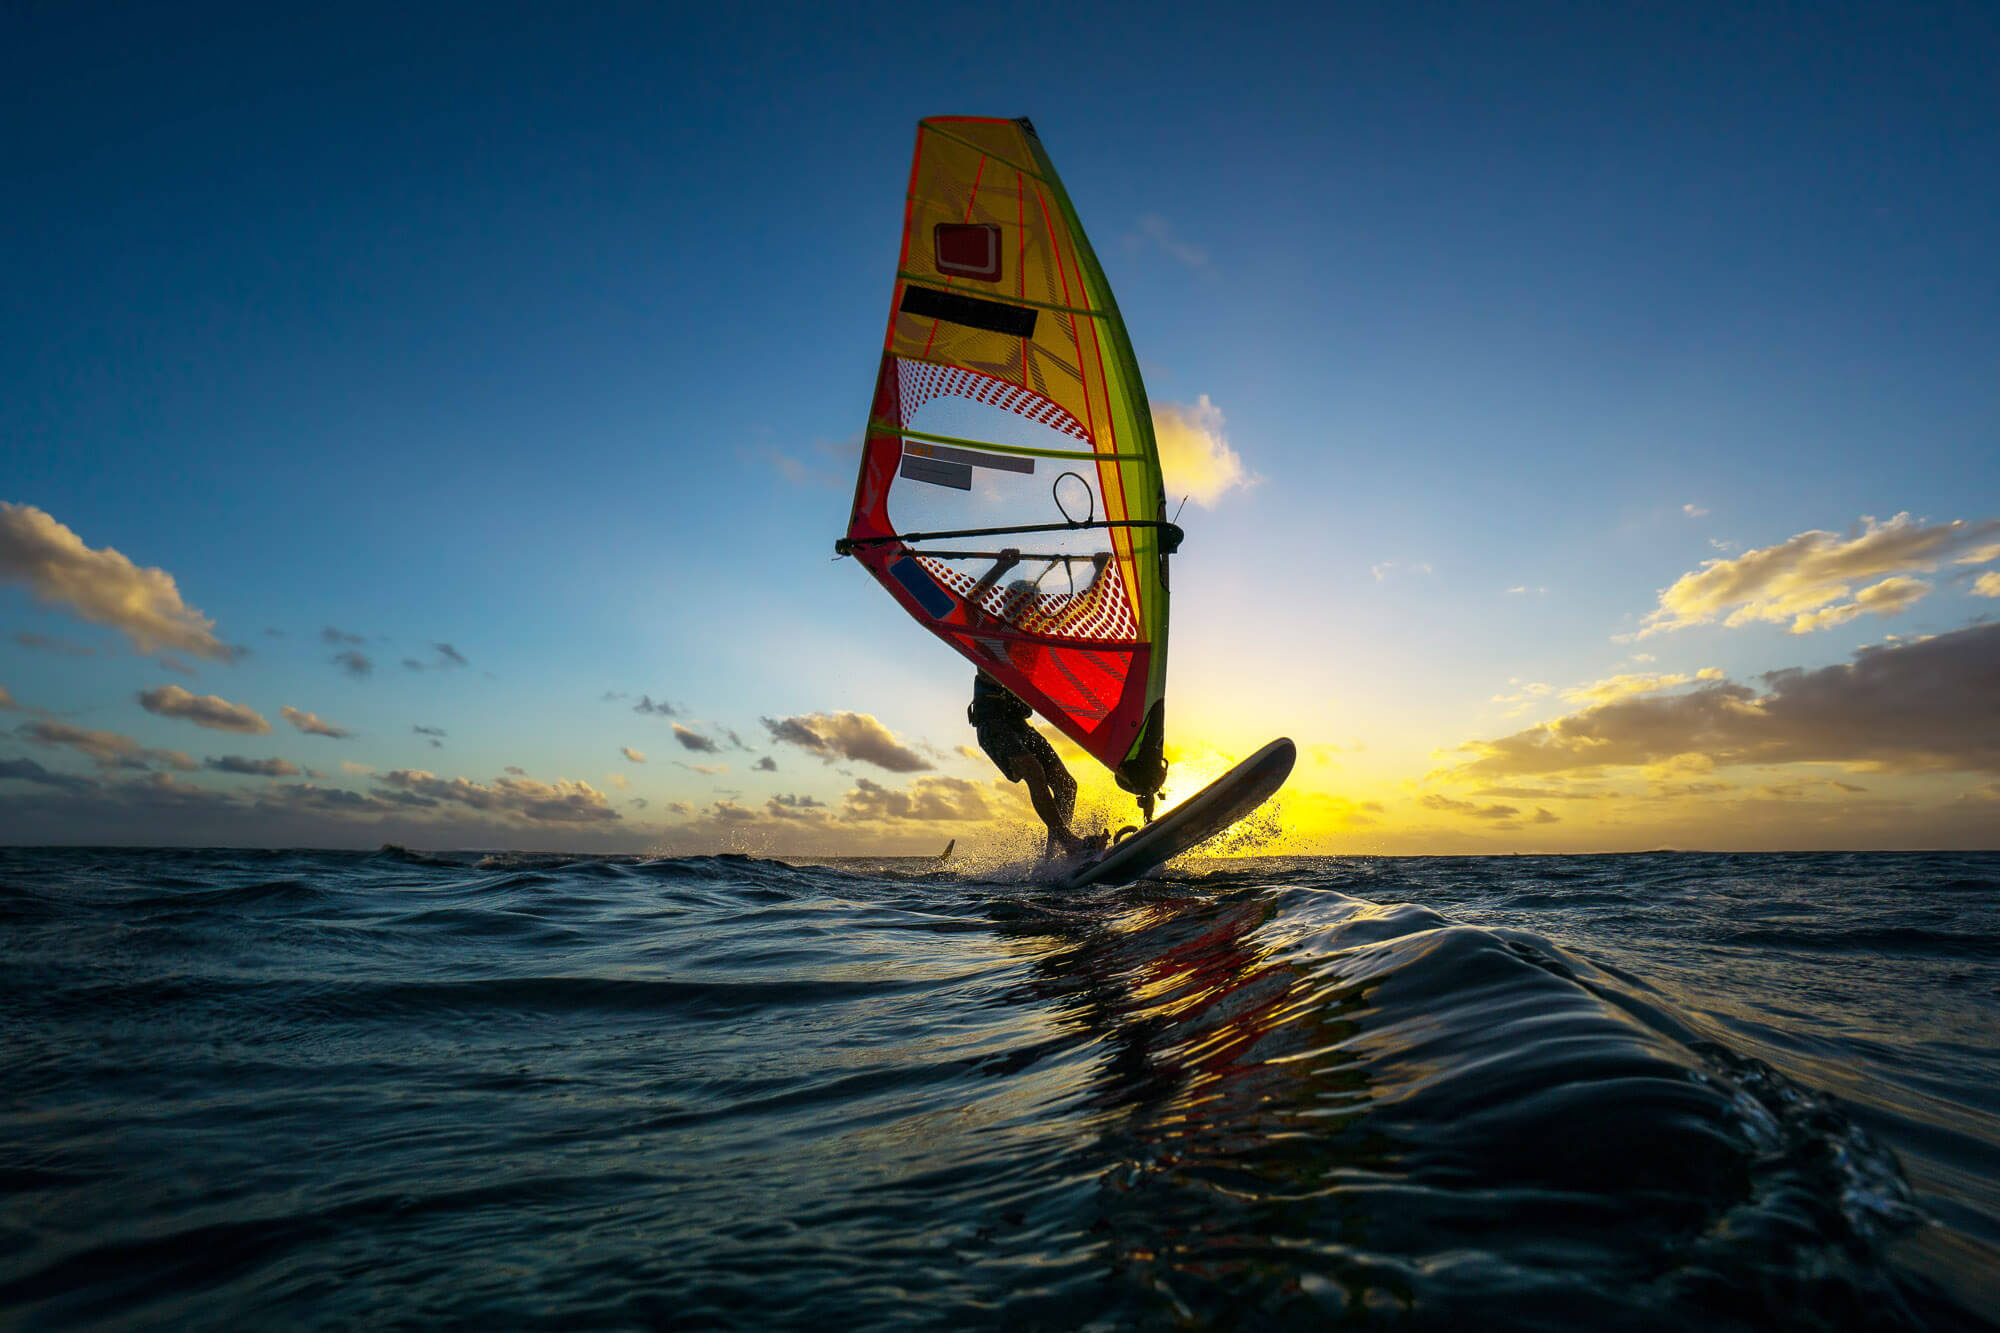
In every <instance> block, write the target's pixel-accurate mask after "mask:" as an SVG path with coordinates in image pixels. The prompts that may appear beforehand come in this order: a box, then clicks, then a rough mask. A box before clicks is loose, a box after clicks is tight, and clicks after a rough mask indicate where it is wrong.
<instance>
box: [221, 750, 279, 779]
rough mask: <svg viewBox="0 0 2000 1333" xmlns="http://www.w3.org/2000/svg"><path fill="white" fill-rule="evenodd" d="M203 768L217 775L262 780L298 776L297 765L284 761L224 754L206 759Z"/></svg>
mask: <svg viewBox="0 0 2000 1333" xmlns="http://www.w3.org/2000/svg"><path fill="white" fill-rule="evenodd" d="M202 767H203V768H212V769H214V770H215V771H216V772H218V773H249V774H253V775H255V776H257V777H264V778H295V777H297V776H298V775H299V769H298V765H296V764H294V763H291V762H290V761H288V760H284V759H245V758H244V757H243V756H242V755H240V754H226V755H224V756H222V758H220V759H217V758H216V757H215V756H214V755H210V756H209V757H208V761H207V762H206V763H204V764H203V765H202Z"/></svg>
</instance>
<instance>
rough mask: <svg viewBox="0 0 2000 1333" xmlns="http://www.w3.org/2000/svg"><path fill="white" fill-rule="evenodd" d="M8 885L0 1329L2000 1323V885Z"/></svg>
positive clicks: (1248, 878) (690, 866)
mask: <svg viewBox="0 0 2000 1333" xmlns="http://www.w3.org/2000/svg"><path fill="white" fill-rule="evenodd" d="M1006 878H1007V876H1006V875H1005V874H1004V872H999V871H992V870H989V871H988V872H986V874H985V876H984V877H982V876H981V875H977V874H972V873H966V872H961V873H955V874H948V873H944V872H940V871H937V870H935V869H928V868H926V867H924V866H922V865H919V864H917V863H911V862H900V863H899V862H886V863H885V862H845V863H838V864H831V865H817V866H799V867H793V866H787V865H783V864H779V863H776V862H770V861H756V860H749V859H745V858H740V857H721V858H713V859H696V860H678V861H657V862H645V863H635V862H626V861H615V860H603V859H565V858H557V857H523V856H499V857H490V858H480V857H477V856H474V855H466V856H459V857H438V858H433V857H426V856H422V855H417V854H412V853H402V852H397V851H394V850H385V851H384V852H381V853H377V854H373V855H352V854H339V853H245V852H233V851H231V852H156V851H24V850H11V851H0V941H4V955H0V962H4V964H5V966H4V967H0V1013H4V1020H5V1021H4V1027H0V1199H4V1210H0V1326H6V1327H10V1328H11V1327H16V1326H18V1327H22V1328H45V1327H46V1328H56V1327H82V1326H90V1327H111V1328H119V1327H130V1328H153V1327H169V1326H172V1327H278V1326H286V1327H315V1326H317V1327H353V1326H360V1325H368V1326H373V1325H380V1324H398V1323H400V1324H405V1325H417V1326H426V1327H428V1326H437V1325H451V1324H459V1323H463V1324H472V1325H477V1326H480V1327H509V1328H515V1327H519V1328H532V1327H576V1326H590V1327H654V1326H675V1327H698V1326H711V1325H733V1326H741V1327H771V1326H781V1325H782V1326H794V1327H800V1326H811V1327H821V1328H836V1327H837V1328H880V1327H889V1326H898V1325H902V1326H916V1327H923V1328H955V1327H965V1326H994V1327H1000V1326H1004V1327H1008V1328H1033V1327H1048V1328H1070V1327H1096V1328H1124V1327H1174V1326H1181V1325H1186V1324H1193V1325H1198V1326H1212V1327H1237V1326H1250V1327H1270V1326H1279V1325H1307V1324H1324V1323H1332V1322H1337V1321H1339V1320H1342V1319H1345V1320H1347V1321H1349V1322H1351V1323H1352V1324H1354V1325H1357V1326H1381V1327H1393V1328H1409V1327H1414V1328H1436V1329H1448V1328H1473V1327H1480V1328H1591V1329H1610V1328H1621V1329H1622V1328H1662V1329H1664V1328H1688V1327H1696V1328H1701V1329H1704V1330H1712V1329H1731V1328H1744V1329H1748V1328H1794V1327H1797V1328H1819V1327H1826V1328H1884V1329H1901V1328H1941V1329H1955V1328H1991V1327H2000V1323H1996V1322H1994V1321H1996V1319H2000V855H1870V856H1861V855H1826V856H1709V855H1690V854H1675V855H1667V854H1662V855H1653V856H1615V857H1547V858H1542V857H1508V858H1492V859H1449V860H1447V859H1438V860H1424V859H1417V860H1390V859H1366V858H1364V859H1324V860H1315V859H1274V860H1264V861H1236V862H1226V863H1213V864H1212V865H1210V866H1209V867H1207V868H1205V869H1204V868H1203V867H1201V866H1196V867H1195V868H1193V869H1191V870H1186V871H1182V872H1180V873H1177V874H1175V875H1174V876H1172V877H1171V878H1169V879H1167V880H1159V881H1152V882H1148V883H1145V884H1140V885H1132V886H1126V887H1122V888H1109V889H1093V890H1089V891H1086V892H1084V893H1082V894H1057V893H1053V892H1051V891H1049V890H1046V889H1043V888H1039V887H1037V886H1035V885H1034V884H1032V883H1026V882H1021V881H1020V879H1019V877H1018V876H1015V877H1014V882H994V881H995V880H1004V879H1006Z"/></svg>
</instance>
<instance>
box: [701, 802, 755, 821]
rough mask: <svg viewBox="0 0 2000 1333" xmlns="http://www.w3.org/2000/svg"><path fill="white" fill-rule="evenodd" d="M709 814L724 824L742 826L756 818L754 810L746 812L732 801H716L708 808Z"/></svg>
mask: <svg viewBox="0 0 2000 1333" xmlns="http://www.w3.org/2000/svg"><path fill="white" fill-rule="evenodd" d="M709 812H710V813H711V814H713V815H714V816H715V817H716V818H717V819H719V820H721V821H723V822H724V823H725V824H743V823H748V822H750V821H751V820H754V819H755V818H757V812H756V811H755V810H746V809H744V808H743V807H742V806H740V805H738V804H736V802H734V801H717V802H716V803H715V804H714V805H711V806H710V807H709Z"/></svg>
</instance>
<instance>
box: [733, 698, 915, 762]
mask: <svg viewBox="0 0 2000 1333" xmlns="http://www.w3.org/2000/svg"><path fill="white" fill-rule="evenodd" d="M764 728H765V730H767V731H769V732H770V733H771V737H772V739H773V740H777V741H782V742H784V743H785V744H787V745H796V746H798V747H799V748H800V749H803V750H810V751H811V752H812V753H814V754H816V755H818V756H819V757H820V758H821V759H823V760H825V761H826V762H827V763H832V762H833V761H834V760H835V759H850V760H853V761H854V762H856V763H861V764H873V765H875V766H876V767H877V768H881V769H887V770H888V771H889V772H891V773H918V772H923V771H925V770H927V769H930V768H932V767H933V765H932V764H931V763H930V761H929V760H927V759H925V758H923V757H922V756H921V755H919V754H917V753H916V752H915V751H914V750H911V749H910V748H909V747H908V746H906V745H904V744H903V743H902V742H901V741H899V740H897V739H896V735H895V733H894V732H892V731H890V730H889V729H888V728H887V727H885V726H883V725H882V724H881V723H880V722H877V721H876V720H875V719H874V718H873V717H871V716H869V715H868V714H866V713H846V712H842V713H808V714H804V715H801V716H798V717H781V718H769V717H767V718H765V719H764Z"/></svg>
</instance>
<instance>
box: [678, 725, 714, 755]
mask: <svg viewBox="0 0 2000 1333" xmlns="http://www.w3.org/2000/svg"><path fill="white" fill-rule="evenodd" d="M674 739H675V740H677V741H679V742H680V743H681V746H682V747H683V748H684V749H689V750H693V751H695V752H696V753H698V754H719V753H721V751H722V747H721V746H719V745H717V744H716V743H715V742H714V741H712V740H710V739H709V738H708V737H706V736H704V735H702V734H701V733H700V732H698V731H695V730H694V729H692V728H690V727H684V726H682V725H681V724H680V723H678V722H676V723H674Z"/></svg>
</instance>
